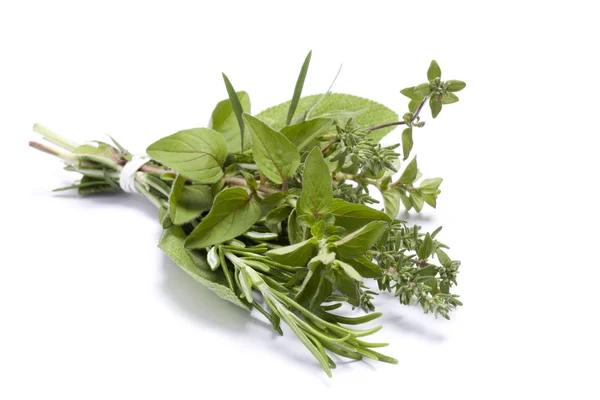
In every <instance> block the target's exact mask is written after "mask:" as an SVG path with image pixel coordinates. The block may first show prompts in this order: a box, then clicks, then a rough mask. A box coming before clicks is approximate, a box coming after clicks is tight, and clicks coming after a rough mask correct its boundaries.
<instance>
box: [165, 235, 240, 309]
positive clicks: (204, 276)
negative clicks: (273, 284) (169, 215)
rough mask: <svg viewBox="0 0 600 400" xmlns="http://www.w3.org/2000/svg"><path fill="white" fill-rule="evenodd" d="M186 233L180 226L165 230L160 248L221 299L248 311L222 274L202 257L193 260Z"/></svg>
mask: <svg viewBox="0 0 600 400" xmlns="http://www.w3.org/2000/svg"><path fill="white" fill-rule="evenodd" d="M184 242H185V232H184V231H183V229H182V228H181V227H179V226H172V227H171V228H169V229H165V230H164V232H163V234H162V237H161V238H160V242H159V243H158V247H159V248H160V249H161V250H162V251H163V252H165V254H166V255H168V256H169V257H170V258H171V259H172V260H173V261H174V262H175V263H176V264H177V265H179V267H180V268H181V269H183V270H184V271H185V272H187V273H188V274H189V275H191V276H192V277H193V278H194V279H196V280H197V281H198V282H200V283H201V284H202V285H204V286H205V287H207V288H208V289H210V290H212V291H213V292H215V293H216V294H217V295H218V296H219V297H221V298H223V299H225V300H229V301H230V302H232V303H233V304H235V305H237V306H239V307H242V308H243V309H246V310H247V309H248V307H247V306H246V305H245V304H244V303H243V302H242V301H241V300H240V299H239V298H238V297H237V296H236V294H235V293H234V292H233V291H232V290H231V289H230V288H229V287H228V286H227V281H226V279H225V277H224V276H223V274H222V273H219V272H213V271H211V270H210V267H209V265H208V263H206V261H204V263H203V259H202V258H200V257H194V258H192V257H191V256H190V254H189V253H188V251H186V249H185V247H184Z"/></svg>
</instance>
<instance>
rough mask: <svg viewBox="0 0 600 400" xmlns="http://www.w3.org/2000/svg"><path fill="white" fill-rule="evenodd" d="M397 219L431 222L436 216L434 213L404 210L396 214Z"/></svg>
mask: <svg viewBox="0 0 600 400" xmlns="http://www.w3.org/2000/svg"><path fill="white" fill-rule="evenodd" d="M396 218H397V219H399V220H401V221H406V222H431V221H433V220H434V219H435V218H434V217H433V216H432V215H426V214H423V213H418V214H415V213H410V212H408V211H402V212H401V213H400V214H398V215H397V216H396Z"/></svg>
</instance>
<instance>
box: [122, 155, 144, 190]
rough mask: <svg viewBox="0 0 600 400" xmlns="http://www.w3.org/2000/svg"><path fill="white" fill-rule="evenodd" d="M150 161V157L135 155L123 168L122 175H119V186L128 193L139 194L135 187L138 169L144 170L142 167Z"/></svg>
mask: <svg viewBox="0 0 600 400" xmlns="http://www.w3.org/2000/svg"><path fill="white" fill-rule="evenodd" d="M148 161H150V157H148V156H138V155H134V156H132V158H131V161H129V162H128V163H127V164H125V165H124V166H123V169H122V170H121V174H120V175H119V185H120V186H121V189H123V191H124V192H126V193H138V190H137V188H136V187H135V174H136V173H137V171H138V169H140V168H142V165H144V164H146V163H147V162H148Z"/></svg>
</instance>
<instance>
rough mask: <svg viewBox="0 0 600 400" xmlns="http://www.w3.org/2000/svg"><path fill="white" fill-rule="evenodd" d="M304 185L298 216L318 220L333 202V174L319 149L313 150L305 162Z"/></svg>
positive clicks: (298, 206) (297, 206) (299, 201)
mask: <svg viewBox="0 0 600 400" xmlns="http://www.w3.org/2000/svg"><path fill="white" fill-rule="evenodd" d="M302 183H303V185H302V192H301V193H300V197H299V198H298V202H297V205H296V210H297V213H298V216H299V217H300V216H303V215H312V216H313V217H314V218H315V219H316V218H318V217H319V216H320V215H322V214H325V213H326V212H328V211H329V208H330V207H331V204H332V202H333V188H332V186H331V185H332V181H331V174H330V173H329V167H328V166H327V164H326V163H325V160H324V159H323V154H321V149H320V148H318V147H315V148H313V149H312V151H311V152H310V154H309V155H308V157H307V158H306V161H305V162H304V173H303V175H302Z"/></svg>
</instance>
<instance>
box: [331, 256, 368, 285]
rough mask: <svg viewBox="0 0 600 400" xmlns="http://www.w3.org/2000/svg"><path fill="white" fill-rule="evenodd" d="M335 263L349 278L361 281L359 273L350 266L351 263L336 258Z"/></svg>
mask: <svg viewBox="0 0 600 400" xmlns="http://www.w3.org/2000/svg"><path fill="white" fill-rule="evenodd" d="M335 263H336V265H337V266H339V267H341V268H342V270H343V271H344V272H345V273H346V275H348V276H349V277H350V278H352V279H354V280H355V281H359V282H360V281H362V278H361V276H360V274H359V273H358V272H356V270H355V269H354V268H352V265H350V264H347V263H345V262H343V261H340V260H336V262H335Z"/></svg>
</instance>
